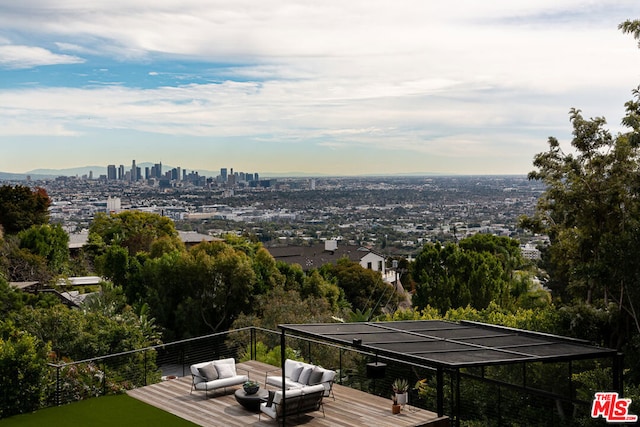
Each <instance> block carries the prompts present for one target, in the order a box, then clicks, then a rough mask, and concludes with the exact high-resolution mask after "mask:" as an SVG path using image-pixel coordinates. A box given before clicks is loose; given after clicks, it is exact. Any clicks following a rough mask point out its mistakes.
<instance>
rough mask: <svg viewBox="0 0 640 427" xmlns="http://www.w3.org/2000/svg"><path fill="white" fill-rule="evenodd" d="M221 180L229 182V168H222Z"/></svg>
mask: <svg viewBox="0 0 640 427" xmlns="http://www.w3.org/2000/svg"><path fill="white" fill-rule="evenodd" d="M220 180H221V181H222V182H227V168H220Z"/></svg>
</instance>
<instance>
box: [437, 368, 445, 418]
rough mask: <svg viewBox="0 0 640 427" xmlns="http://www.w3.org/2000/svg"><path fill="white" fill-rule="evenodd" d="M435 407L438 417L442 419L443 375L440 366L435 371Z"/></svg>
mask: <svg viewBox="0 0 640 427" xmlns="http://www.w3.org/2000/svg"><path fill="white" fill-rule="evenodd" d="M436 407H437V412H438V416H439V417H442V416H443V415H444V375H443V373H442V367H441V366H438V369H437V371H436Z"/></svg>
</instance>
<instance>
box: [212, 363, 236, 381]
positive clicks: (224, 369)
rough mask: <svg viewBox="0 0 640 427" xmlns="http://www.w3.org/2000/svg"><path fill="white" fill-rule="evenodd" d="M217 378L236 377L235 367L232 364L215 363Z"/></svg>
mask: <svg viewBox="0 0 640 427" xmlns="http://www.w3.org/2000/svg"><path fill="white" fill-rule="evenodd" d="M215 366H216V369H217V370H218V378H231V377H235V376H236V365H235V364H234V363H216V364H215Z"/></svg>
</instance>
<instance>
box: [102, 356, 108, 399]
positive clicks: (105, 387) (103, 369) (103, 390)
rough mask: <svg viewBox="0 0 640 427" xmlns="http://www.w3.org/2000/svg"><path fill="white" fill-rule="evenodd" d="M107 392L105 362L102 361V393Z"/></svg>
mask: <svg viewBox="0 0 640 427" xmlns="http://www.w3.org/2000/svg"><path fill="white" fill-rule="evenodd" d="M106 394H107V362H104V361H103V362H102V395H103V396H106Z"/></svg>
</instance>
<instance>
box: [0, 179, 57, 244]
mask: <svg viewBox="0 0 640 427" xmlns="http://www.w3.org/2000/svg"><path fill="white" fill-rule="evenodd" d="M50 204H51V200H50V199H49V195H48V194H47V192H46V191H45V190H44V189H42V188H37V189H35V190H31V189H30V188H29V187H26V186H23V185H16V186H11V185H3V186H1V187H0V226H1V227H2V228H4V231H5V232H6V233H8V234H15V233H18V232H20V231H22V230H26V229H27V228H29V227H31V226H32V225H42V224H46V223H47V222H48V221H49V205H50Z"/></svg>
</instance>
